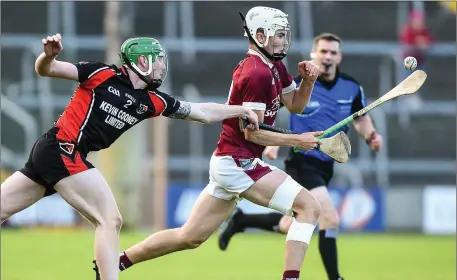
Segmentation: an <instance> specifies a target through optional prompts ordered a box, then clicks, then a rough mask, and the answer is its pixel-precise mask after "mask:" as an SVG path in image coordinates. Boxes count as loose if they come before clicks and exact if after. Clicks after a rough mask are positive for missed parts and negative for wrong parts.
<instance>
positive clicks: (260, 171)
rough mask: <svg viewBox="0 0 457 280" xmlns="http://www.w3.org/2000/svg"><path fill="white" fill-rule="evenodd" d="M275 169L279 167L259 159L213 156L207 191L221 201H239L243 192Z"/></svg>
mask: <svg viewBox="0 0 457 280" xmlns="http://www.w3.org/2000/svg"><path fill="white" fill-rule="evenodd" d="M275 169H277V167H275V166H273V165H270V164H268V163H265V162H264V161H262V160H261V159H259V158H251V159H242V158H236V157H231V156H215V155H213V156H212V157H211V161H210V167H209V183H208V185H207V186H206V188H205V191H206V192H208V193H209V194H210V195H212V196H214V197H217V198H219V199H224V200H232V199H236V200H239V199H240V194H241V193H242V192H244V191H246V190H247V189H249V188H250V187H251V186H252V185H253V184H254V183H255V182H257V181H258V180H259V179H260V178H262V177H263V176H265V175H266V174H268V173H270V172H271V171H273V170H275Z"/></svg>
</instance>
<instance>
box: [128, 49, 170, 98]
mask: <svg viewBox="0 0 457 280" xmlns="http://www.w3.org/2000/svg"><path fill="white" fill-rule="evenodd" d="M121 55H122V58H123V59H124V61H125V62H126V63H127V66H128V67H129V69H130V70H132V71H133V73H135V74H136V75H137V76H138V77H140V79H141V80H142V81H143V82H145V83H146V84H147V85H148V89H149V90H155V89H157V88H159V87H160V85H162V80H161V79H153V80H152V81H149V80H148V79H147V78H146V76H147V75H149V74H151V72H152V71H153V68H152V56H149V69H148V72H143V71H141V70H140V69H139V68H138V66H136V65H135V64H132V63H131V62H130V60H128V59H127V55H126V54H125V53H121Z"/></svg>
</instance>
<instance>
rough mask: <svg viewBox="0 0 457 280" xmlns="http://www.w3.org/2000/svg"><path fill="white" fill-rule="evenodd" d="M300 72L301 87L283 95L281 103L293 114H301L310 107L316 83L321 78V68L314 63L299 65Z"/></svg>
mask: <svg viewBox="0 0 457 280" xmlns="http://www.w3.org/2000/svg"><path fill="white" fill-rule="evenodd" d="M298 72H299V73H300V76H301V77H302V81H301V83H300V86H299V87H298V88H296V89H294V90H293V91H292V92H289V93H287V92H286V93H283V94H282V96H281V101H282V103H283V104H284V106H285V107H286V108H287V110H289V111H290V112H291V113H294V114H300V113H301V112H303V110H304V109H305V107H306V105H308V102H309V99H310V97H311V93H312V91H313V87H314V82H315V81H316V79H317V77H318V76H319V67H318V66H317V65H316V64H314V63H313V62H312V61H302V62H300V63H298Z"/></svg>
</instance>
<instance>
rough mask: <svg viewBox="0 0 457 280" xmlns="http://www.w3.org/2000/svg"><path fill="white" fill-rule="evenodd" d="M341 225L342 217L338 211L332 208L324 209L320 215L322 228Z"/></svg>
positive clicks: (332, 227)
mask: <svg viewBox="0 0 457 280" xmlns="http://www.w3.org/2000/svg"><path fill="white" fill-rule="evenodd" d="M339 226H340V217H339V216H338V213H337V212H336V211H335V210H334V209H332V210H331V211H325V210H324V211H323V212H322V214H321V216H320V217H319V227H320V228H321V229H334V228H338V227H339Z"/></svg>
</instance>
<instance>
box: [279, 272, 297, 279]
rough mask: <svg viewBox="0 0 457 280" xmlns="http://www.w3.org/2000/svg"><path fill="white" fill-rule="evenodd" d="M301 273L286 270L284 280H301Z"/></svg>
mask: <svg viewBox="0 0 457 280" xmlns="http://www.w3.org/2000/svg"><path fill="white" fill-rule="evenodd" d="M299 278H300V271H298V270H286V271H284V274H283V275H282V280H299Z"/></svg>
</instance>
